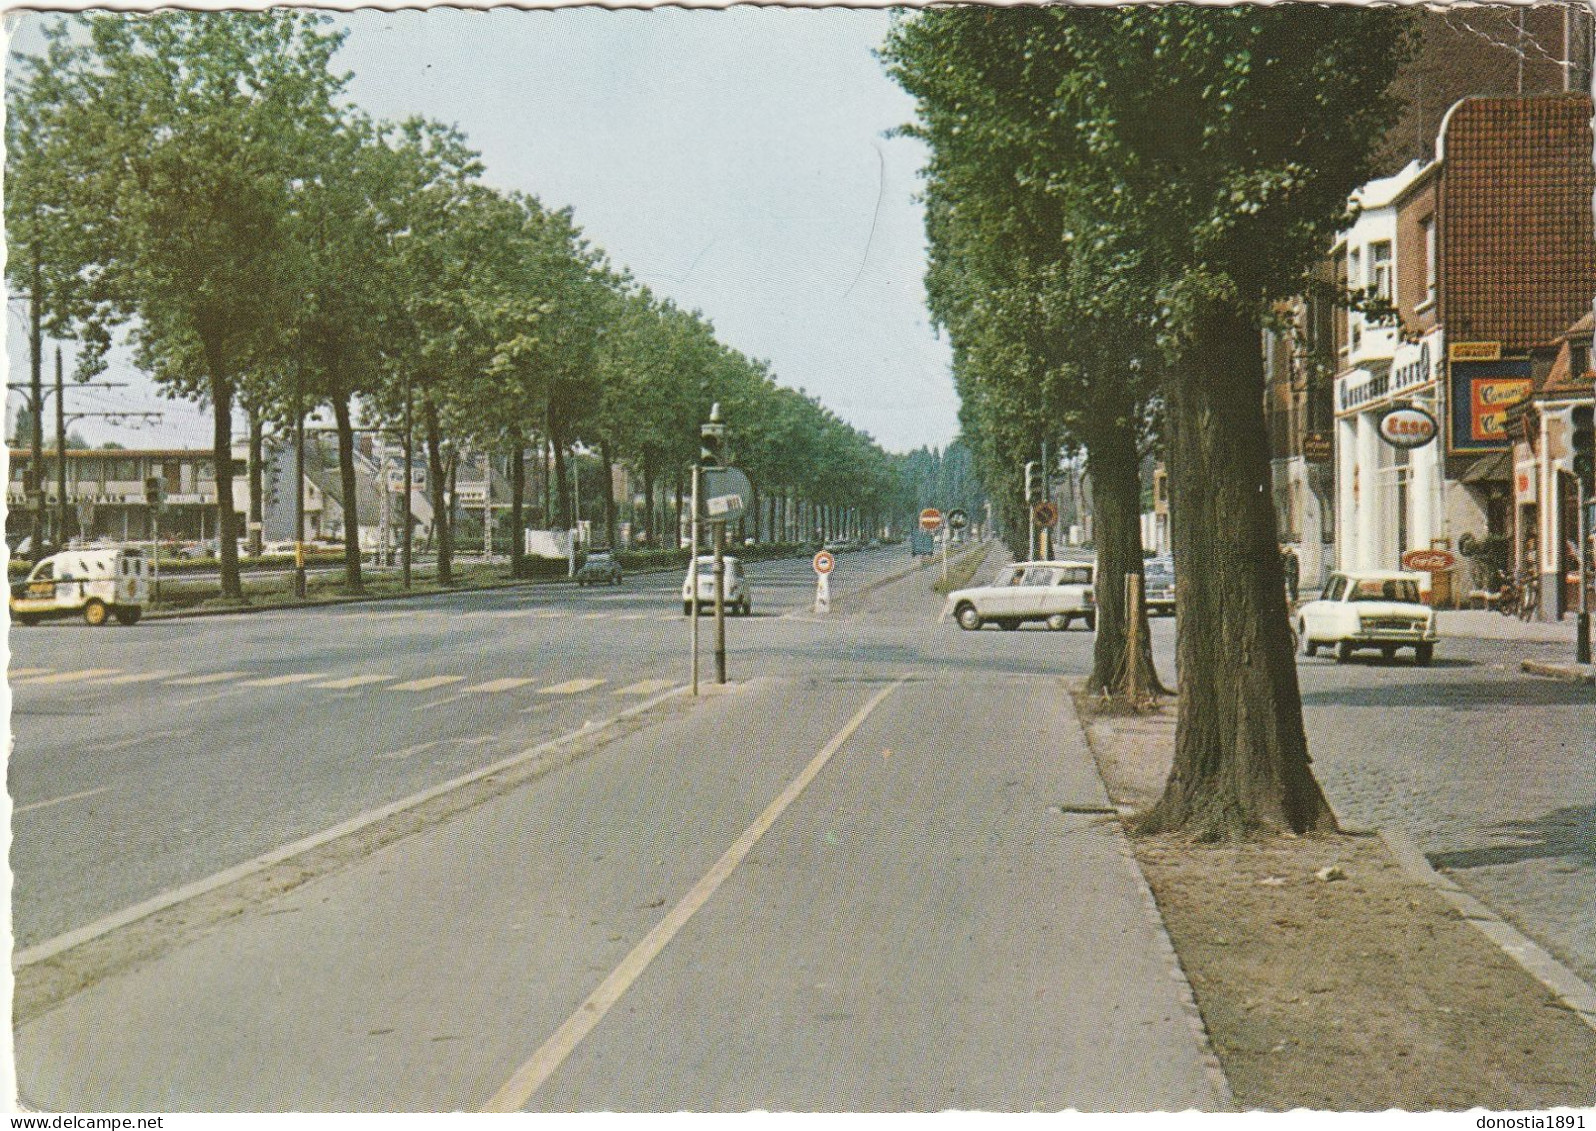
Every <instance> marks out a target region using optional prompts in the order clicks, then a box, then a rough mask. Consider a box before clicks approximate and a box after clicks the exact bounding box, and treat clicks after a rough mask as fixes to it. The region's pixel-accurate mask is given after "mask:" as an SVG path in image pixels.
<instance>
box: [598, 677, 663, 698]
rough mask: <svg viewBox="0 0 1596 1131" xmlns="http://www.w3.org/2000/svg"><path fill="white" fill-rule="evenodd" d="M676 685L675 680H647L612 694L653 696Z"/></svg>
mask: <svg viewBox="0 0 1596 1131" xmlns="http://www.w3.org/2000/svg"><path fill="white" fill-rule="evenodd" d="M675 683H676V681H675V680H673V679H645V680H643V681H641V682H640V683H634V684H631V685H630V686H628V687H621V688H617V689H616V690H615V691H613V692H611V694H612V695H652V694H654V693H655V692H656V691H664V690H665V689H666V688H667V687H671V686H674V685H675Z"/></svg>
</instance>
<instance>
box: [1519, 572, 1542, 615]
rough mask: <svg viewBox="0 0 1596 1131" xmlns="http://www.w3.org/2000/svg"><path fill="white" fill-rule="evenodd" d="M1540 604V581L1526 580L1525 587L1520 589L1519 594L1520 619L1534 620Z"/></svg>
mask: <svg viewBox="0 0 1596 1131" xmlns="http://www.w3.org/2000/svg"><path fill="white" fill-rule="evenodd" d="M1540 605H1541V586H1540V582H1539V581H1537V580H1535V579H1531V580H1529V581H1526V582H1525V583H1524V588H1523V589H1522V590H1520V592H1519V595H1518V619H1519V620H1523V621H1528V620H1534V619H1535V614H1536V612H1537V611H1538V610H1539V609H1540Z"/></svg>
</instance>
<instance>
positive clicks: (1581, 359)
mask: <svg viewBox="0 0 1596 1131" xmlns="http://www.w3.org/2000/svg"><path fill="white" fill-rule="evenodd" d="M1568 370H1569V373H1570V374H1572V375H1573V376H1575V377H1581V376H1584V375H1585V374H1586V373H1589V372H1590V343H1589V342H1570V343H1569V345H1568Z"/></svg>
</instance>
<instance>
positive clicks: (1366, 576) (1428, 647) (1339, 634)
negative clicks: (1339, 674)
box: [1297, 570, 1438, 666]
mask: <svg viewBox="0 0 1596 1131" xmlns="http://www.w3.org/2000/svg"><path fill="white" fill-rule="evenodd" d="M1297 636H1298V638H1299V639H1300V640H1301V641H1302V654H1303V655H1304V656H1312V655H1315V654H1316V653H1317V652H1318V651H1319V649H1320V648H1334V649H1335V650H1336V660H1337V662H1338V663H1346V662H1347V661H1348V660H1350V659H1351V658H1352V654H1353V653H1354V652H1356V651H1357V650H1358V649H1360V648H1369V649H1377V650H1378V651H1379V652H1380V654H1381V655H1382V656H1384V657H1385V658H1386V659H1388V660H1389V659H1390V658H1391V657H1392V656H1394V655H1396V651H1397V649H1398V648H1412V649H1413V659H1414V662H1415V663H1417V664H1419V665H1420V666H1423V665H1426V664H1428V663H1429V662H1430V661H1431V660H1432V659H1433V658H1434V657H1435V642H1436V640H1437V639H1438V634H1437V633H1436V628H1435V610H1434V609H1432V608H1430V607H1429V606H1428V605H1426V604H1424V603H1423V602H1422V601H1421V600H1420V599H1419V575H1418V574H1416V573H1397V572H1394V571H1382V570H1368V571H1357V572H1348V573H1335V574H1331V575H1330V580H1329V582H1328V583H1327V584H1326V585H1325V587H1324V595H1323V596H1321V597H1320V598H1319V599H1318V600H1317V601H1309V602H1308V603H1306V604H1305V605H1303V606H1302V607H1301V608H1300V609H1298V610H1297Z"/></svg>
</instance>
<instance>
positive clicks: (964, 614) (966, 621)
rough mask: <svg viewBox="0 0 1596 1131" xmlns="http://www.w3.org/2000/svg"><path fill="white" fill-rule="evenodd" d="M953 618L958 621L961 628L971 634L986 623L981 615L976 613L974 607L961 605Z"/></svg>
mask: <svg viewBox="0 0 1596 1131" xmlns="http://www.w3.org/2000/svg"><path fill="white" fill-rule="evenodd" d="M953 616H954V618H955V619H956V620H958V622H959V627H960V628H962V629H965V630H966V631H969V632H974V631H975V630H976V629H978V628H980V627H981V625H982V624H983V623H984V622H983V621H982V620H981V614H980V613H978V612H976V611H975V606H974V605H960V606H959V608H958V611H957V612H955V613H954V614H953Z"/></svg>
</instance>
